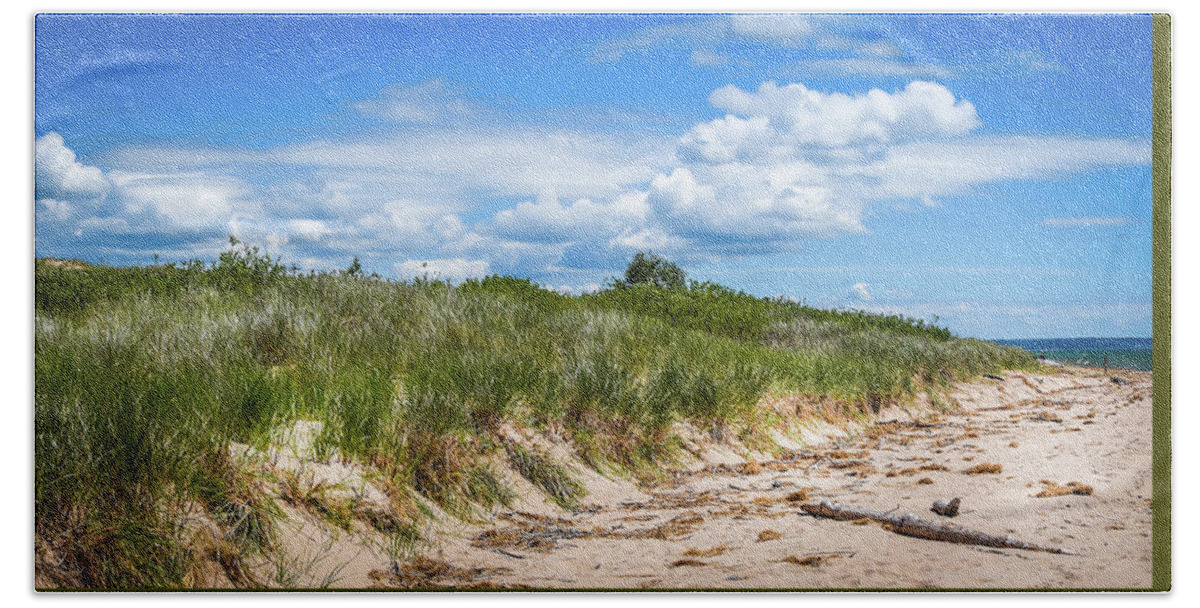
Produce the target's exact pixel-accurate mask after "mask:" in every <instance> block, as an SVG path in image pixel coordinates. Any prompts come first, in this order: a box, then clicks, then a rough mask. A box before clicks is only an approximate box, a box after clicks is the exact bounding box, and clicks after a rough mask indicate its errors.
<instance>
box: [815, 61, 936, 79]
mask: <svg viewBox="0 0 1200 608" xmlns="http://www.w3.org/2000/svg"><path fill="white" fill-rule="evenodd" d="M798 65H799V67H800V68H801V69H803V70H806V71H812V72H820V73H824V74H859V75H861V76H908V77H916V78H949V77H950V76H951V75H952V74H951V72H950V70H948V69H946V68H945V67H942V66H940V65H935V64H932V63H914V62H909V61H901V60H897V59H892V58H886V57H841V58H837V59H813V60H809V61H803V62H800V63H799V64H798Z"/></svg>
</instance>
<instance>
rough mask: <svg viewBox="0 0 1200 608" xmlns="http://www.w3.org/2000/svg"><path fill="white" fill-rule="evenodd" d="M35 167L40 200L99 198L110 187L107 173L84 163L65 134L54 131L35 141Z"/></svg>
mask: <svg viewBox="0 0 1200 608" xmlns="http://www.w3.org/2000/svg"><path fill="white" fill-rule="evenodd" d="M33 167H34V169H33V170H34V184H35V186H34V189H35V191H36V196H37V198H39V199H55V200H59V201H63V200H71V199H80V198H83V199H98V198H100V197H102V196H104V195H105V193H107V192H108V190H109V188H110V184H109V182H108V180H107V179H105V177H104V172H103V171H101V170H100V169H99V168H97V167H90V166H87V165H84V164H83V163H80V162H79V161H78V160H77V159H76V157H75V151H74V150H71V149H70V148H68V147H67V145H66V142H64V141H63V137H62V135H59V134H58V133H55V132H53V131H51V132H49V133H46V134H45V135H43V136H41V137H39V138H37V140H36V141H35V142H34V161H33ZM51 206H53V204H51Z"/></svg>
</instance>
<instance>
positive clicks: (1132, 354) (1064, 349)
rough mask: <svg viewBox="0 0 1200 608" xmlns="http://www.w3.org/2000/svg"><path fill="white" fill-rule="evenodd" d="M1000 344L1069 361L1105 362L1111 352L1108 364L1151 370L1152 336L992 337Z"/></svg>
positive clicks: (1095, 364)
mask: <svg viewBox="0 0 1200 608" xmlns="http://www.w3.org/2000/svg"><path fill="white" fill-rule="evenodd" d="M993 342H996V343H997V344H1004V345H1006V346H1019V347H1021V348H1023V349H1025V350H1027V351H1029V352H1031V353H1033V354H1035V355H1040V354H1044V355H1046V358H1047V359H1052V360H1054V361H1059V362H1062V363H1067V364H1070V365H1089V366H1094V367H1100V366H1102V365H1104V357H1105V356H1106V355H1107V356H1108V367H1109V368H1112V369H1133V370H1140V371H1150V370H1151V369H1153V366H1154V361H1153V359H1152V358H1151V350H1150V348H1151V344H1152V341H1151V339H1150V338H1042V339H1030V340H993Z"/></svg>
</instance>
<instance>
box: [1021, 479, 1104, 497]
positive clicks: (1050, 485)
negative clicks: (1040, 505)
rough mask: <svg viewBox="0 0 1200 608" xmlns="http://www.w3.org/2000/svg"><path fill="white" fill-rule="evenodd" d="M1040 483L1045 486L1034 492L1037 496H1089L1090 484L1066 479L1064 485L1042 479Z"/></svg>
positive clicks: (1090, 492)
mask: <svg viewBox="0 0 1200 608" xmlns="http://www.w3.org/2000/svg"><path fill="white" fill-rule="evenodd" d="M1041 483H1042V485H1044V486H1046V488H1045V489H1043V490H1042V491H1041V492H1038V493H1037V494H1034V496H1035V497H1037V498H1053V497H1055V496H1067V495H1070V494H1076V495H1079V496H1091V495H1092V486H1089V485H1087V484H1082V483H1079V482H1078V481H1068V482H1067V484H1066V485H1059V484H1057V483H1055V482H1053V481H1047V480H1045V479H1043V480H1042V482H1041Z"/></svg>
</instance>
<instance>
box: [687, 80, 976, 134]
mask: <svg viewBox="0 0 1200 608" xmlns="http://www.w3.org/2000/svg"><path fill="white" fill-rule="evenodd" d="M709 101H710V102H711V103H712V104H713V106H715V107H717V108H718V109H721V110H725V111H727V112H730V113H733V114H740V115H742V116H749V117H755V118H766V119H767V121H768V125H767V126H768V127H769V132H770V133H771V134H772V135H773V136H774V138H775V139H776V140H778V141H779V143H781V144H783V145H787V146H790V147H792V148H802V147H808V146H817V147H825V148H839V147H848V146H871V145H887V144H896V143H900V142H904V141H911V140H916V139H930V138H944V137H952V136H956V135H963V134H965V133H967V132H969V131H971V130H972V129H975V128H976V127H978V126H979V125H980V124H981V123H980V121H979V117H978V116H977V115H976V114H975V106H974V105H973V104H971V102H969V101H966V100H962V99H960V100H956V99H955V98H954V94H953V93H951V92H950V91H949V90H948V89H946V87H944V86H942V85H940V84H937V83H933V82H924V81H919V80H917V81H913V82H910V83H909V84H908V86H906V87H905V88H904V89H901V90H899V91H896V92H895V93H886V92H884V91H882V90H879V89H871V90H870V91H868V92H867V93H865V94H863V95H857V96H850V95H845V94H842V93H828V94H827V93H821V92H819V91H813V90H810V89H808V88H806V87H805V86H804V85H801V84H789V85H785V86H782V87H781V86H778V85H777V84H775V83H774V82H764V83H762V84H761V85H759V87H758V90H757V91H755V92H747V91H743V90H741V89H739V88H738V87H736V86H733V85H729V86H725V87H722V88H720V89H717V90H716V91H714V92H713V94H712V95H710V96H709ZM714 122H716V121H714Z"/></svg>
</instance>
